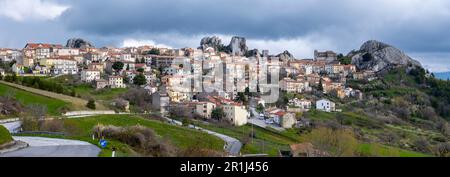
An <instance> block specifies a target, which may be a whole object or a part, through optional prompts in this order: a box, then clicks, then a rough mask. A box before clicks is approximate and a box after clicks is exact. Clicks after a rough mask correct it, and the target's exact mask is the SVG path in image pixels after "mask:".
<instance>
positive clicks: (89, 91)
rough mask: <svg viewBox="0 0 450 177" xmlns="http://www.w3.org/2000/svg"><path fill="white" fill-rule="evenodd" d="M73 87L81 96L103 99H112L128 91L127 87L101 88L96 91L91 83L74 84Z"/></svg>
mask: <svg viewBox="0 0 450 177" xmlns="http://www.w3.org/2000/svg"><path fill="white" fill-rule="evenodd" d="M74 89H75V92H76V93H77V94H79V95H80V96H81V97H82V98H94V99H95V100H104V101H109V100H113V99H115V98H117V97H118V96H119V95H121V94H123V93H126V92H127V91H128V89H127V88H115V89H103V90H98V91H96V90H95V89H94V88H92V86H91V85H87V84H83V85H79V86H76V87H74Z"/></svg>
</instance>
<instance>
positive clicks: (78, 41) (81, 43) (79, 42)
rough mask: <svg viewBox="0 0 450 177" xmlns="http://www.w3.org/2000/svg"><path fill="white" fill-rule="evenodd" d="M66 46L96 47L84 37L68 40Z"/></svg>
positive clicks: (78, 47)
mask: <svg viewBox="0 0 450 177" xmlns="http://www.w3.org/2000/svg"><path fill="white" fill-rule="evenodd" d="M66 47H69V48H77V49H80V48H95V46H94V45H92V44H91V43H90V42H89V41H86V40H84V39H80V38H72V39H69V40H67V44H66Z"/></svg>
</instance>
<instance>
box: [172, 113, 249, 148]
mask: <svg viewBox="0 0 450 177" xmlns="http://www.w3.org/2000/svg"><path fill="white" fill-rule="evenodd" d="M164 118H165V119H166V120H167V121H169V122H170V123H172V124H175V125H179V126H182V125H183V123H182V122H180V121H178V120H174V119H171V118H168V117H164ZM189 128H194V129H197V130H200V131H203V132H205V133H208V134H210V135H213V136H216V137H218V138H220V139H222V140H223V141H225V142H226V144H225V147H224V149H225V151H226V152H228V153H229V154H230V155H232V156H238V155H239V153H240V151H241V148H242V143H241V142H240V141H239V140H237V139H236V138H233V137H230V136H227V135H224V134H220V133H217V132H213V131H211V130H207V129H204V128H201V127H197V126H194V125H189Z"/></svg>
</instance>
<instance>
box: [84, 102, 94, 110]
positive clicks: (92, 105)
mask: <svg viewBox="0 0 450 177" xmlns="http://www.w3.org/2000/svg"><path fill="white" fill-rule="evenodd" d="M86 107H88V108H89V109H94V110H95V109H96V107H95V100H93V99H90V100H89V101H88V103H87V104H86Z"/></svg>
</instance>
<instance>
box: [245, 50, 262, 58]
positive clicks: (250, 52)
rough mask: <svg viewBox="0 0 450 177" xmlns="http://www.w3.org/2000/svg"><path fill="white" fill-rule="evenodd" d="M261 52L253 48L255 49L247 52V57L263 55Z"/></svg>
mask: <svg viewBox="0 0 450 177" xmlns="http://www.w3.org/2000/svg"><path fill="white" fill-rule="evenodd" d="M261 56H262V55H261V53H260V52H259V50H258V49H253V50H249V51H247V54H245V57H248V58H249V57H261Z"/></svg>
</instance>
